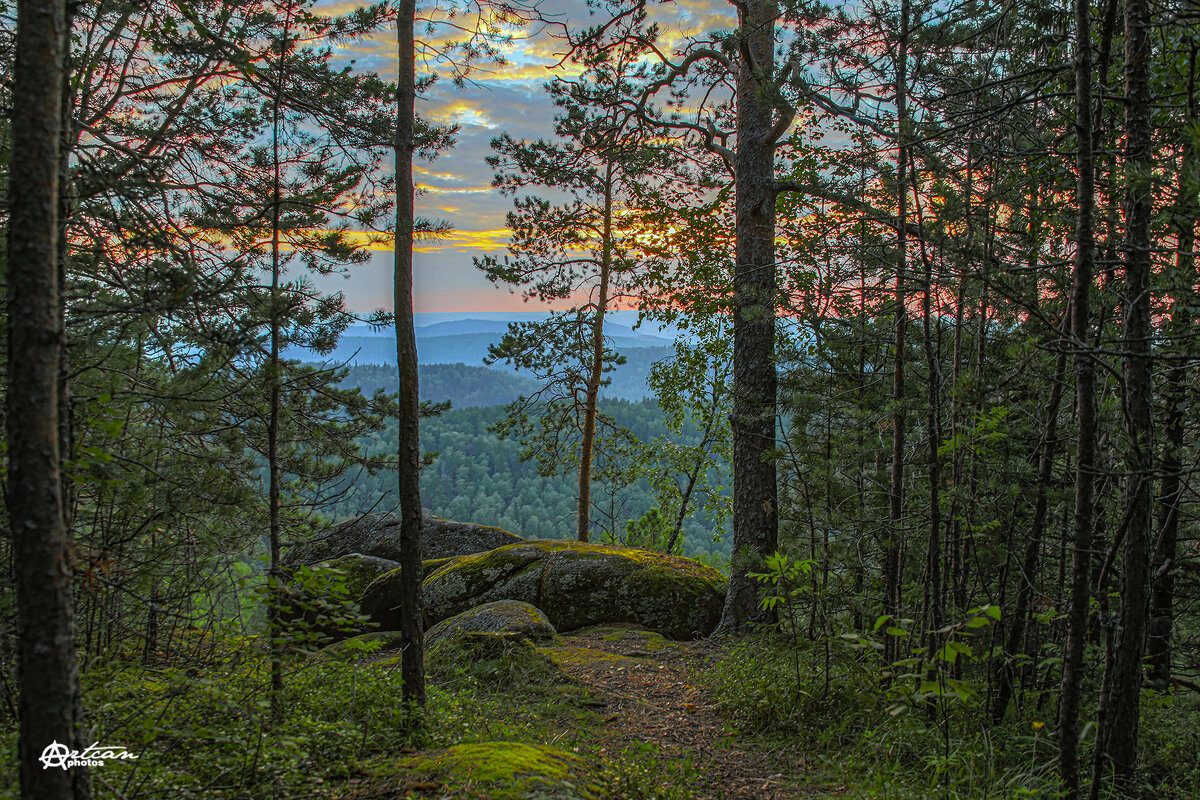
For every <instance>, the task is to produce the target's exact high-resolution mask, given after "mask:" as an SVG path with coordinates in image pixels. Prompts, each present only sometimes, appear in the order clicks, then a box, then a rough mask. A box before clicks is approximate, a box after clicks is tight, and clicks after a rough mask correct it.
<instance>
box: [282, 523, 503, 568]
mask: <svg viewBox="0 0 1200 800" xmlns="http://www.w3.org/2000/svg"><path fill="white" fill-rule="evenodd" d="M523 541H525V540H524V539H522V538H521V537H520V536H517V535H516V534H512V533H509V532H508V531H506V530H503V529H501V528H493V527H490V526H487V525H476V524H475V523H473V522H454V521H453V520H448V519H441V518H440V517H432V516H429V515H428V514H426V515H425V517H424V523H423V536H422V543H421V549H422V555H423V557H424V558H425V559H429V560H432V559H437V558H450V557H452V556H465V555H471V554H473V553H482V552H485V551H487V550H492V549H495V548H497V547H503V546H504V545H507V544H515V543H518V542H523ZM350 553H361V554H362V555H367V556H375V557H376V558H385V559H388V560H390V561H399V560H400V515H399V514H391V513H389V514H364V515H362V516H361V517H356V518H354V519H352V520H347V521H346V522H343V523H341V524H339V525H337V526H336V527H335V528H334V529H333V530H332V531H330V532H329V533H328V534H327V535H325V536H322V537H320V538H318V539H315V540H314V541H311V542H306V543H304V544H297V545H293V546H292V547H291V548H289V549H288V550H287V552H286V553H284V555H283V559H282V563H283V564H284V566H300V565H302V564H315V563H317V562H319V561H327V560H329V559H331V558H337V557H338V556H344V555H348V554H350Z"/></svg>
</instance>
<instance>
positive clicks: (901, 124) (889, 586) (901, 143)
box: [883, 0, 912, 663]
mask: <svg viewBox="0 0 1200 800" xmlns="http://www.w3.org/2000/svg"><path fill="white" fill-rule="evenodd" d="M911 14H912V7H911V4H910V3H909V0H904V3H903V4H902V6H901V9H900V41H899V47H898V56H897V59H896V215H897V218H898V224H897V226H896V310H895V329H894V338H893V341H892V348H893V349H892V476H891V491H890V493H889V501H890V502H889V505H888V530H887V532H886V534H885V538H886V541H885V544H884V551H883V586H884V597H883V611H884V613H885V614H890V615H892V616H899V614H900V589H901V580H900V573H901V570H902V568H903V565H902V558H903V539H904V535H903V525H904V433H905V431H904V429H905V424H906V420H905V416H906V415H905V411H904V361H905V358H904V355H905V353H904V344H905V338H906V337H905V329H906V328H907V326H908V297H907V294H906V288H905V281H906V273H907V271H908V155H909V151H908V145H907V143H906V130H905V126H906V124H907V115H908V33H909V29H908V25H909V16H910V15H911ZM885 644H886V646H885V650H884V660H885V661H886V662H888V663H891V662H893V661H895V660H896V659H897V658H899V652H898V645H899V639H897V638H896V637H894V636H889V637H888V638H887V640H886V643H885Z"/></svg>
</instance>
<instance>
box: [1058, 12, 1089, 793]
mask: <svg viewBox="0 0 1200 800" xmlns="http://www.w3.org/2000/svg"><path fill="white" fill-rule="evenodd" d="M1090 6H1091V4H1090V2H1089V0H1076V2H1075V137H1076V155H1075V168H1076V171H1077V173H1078V183H1077V186H1076V198H1075V202H1076V205H1077V207H1078V209H1079V216H1078V219H1077V221H1076V227H1075V263H1074V269H1073V276H1072V283H1071V339H1072V347H1073V348H1074V351H1075V352H1074V358H1073V362H1074V370H1075V413H1076V418H1077V419H1078V428H1077V441H1076V456H1075V513H1074V519H1073V523H1072V530H1071V547H1072V555H1071V571H1070V576H1069V580H1070V585H1071V593H1070V599H1069V605H1068V609H1067V641H1066V645H1065V647H1064V649H1063V666H1062V683H1061V686H1060V688H1059V701H1058V705H1059V707H1058V772H1059V779H1060V781H1061V782H1062V787H1063V791H1064V797H1065V798H1066V800H1075V798H1077V797H1079V696H1080V690H1081V685H1082V682H1083V649H1084V645H1085V643H1086V641H1087V631H1088V601H1089V578H1090V572H1091V569H1090V566H1091V552H1092V551H1091V547H1092V511H1093V508H1092V504H1093V499H1092V491H1093V488H1094V486H1093V480H1094V475H1093V473H1094V471H1095V466H1096V372H1095V364H1094V363H1093V361H1092V358H1091V353H1090V352H1089V347H1088V339H1089V337H1088V329H1089V326H1090V317H1091V306H1090V300H1091V288H1092V273H1093V269H1094V264H1093V260H1094V256H1095V231H1094V229H1093V213H1094V210H1095V204H1096V187H1095V177H1096V172H1095V161H1094V158H1093V154H1092V51H1091V47H1092V43H1091V19H1090V13H1091V8H1090Z"/></svg>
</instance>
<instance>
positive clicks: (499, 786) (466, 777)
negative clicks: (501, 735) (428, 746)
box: [393, 742, 595, 800]
mask: <svg viewBox="0 0 1200 800" xmlns="http://www.w3.org/2000/svg"><path fill="white" fill-rule="evenodd" d="M393 779H399V781H400V782H399V783H397V784H396V787H395V788H396V789H405V788H406V787H405V786H404V785H403V784H404V783H406V782H407V783H409V784H410V785H412V784H424V785H428V784H429V783H431V782H436V783H438V784H440V786H439V788H438V789H437V790H436V792H435V793H434V794H433V795H432V796H436V797H470V798H477V799H478V800H534V799H535V798H536V799H537V800H590V799H591V798H593V797H594V796H595V787H594V786H593V785H592V784H591V782H590V780H589V779H588V776H587V773H586V772H585V770H584V765H583V762H582V761H581V759H580V758H579V757H578V756H576V755H573V754H572V753H568V752H566V751H564V750H559V749H558V748H556V747H550V746H548V745H536V744H525V743H523V742H480V743H476V744H460V745H455V746H454V747H450V748H448V749H446V750H438V751H433V752H429V753H422V754H420V755H416V756H412V757H411V758H408V759H405V760H404V761H402V762H400V764H399V765H398V769H397V771H396V773H395V775H394V776H393ZM399 796H403V795H399Z"/></svg>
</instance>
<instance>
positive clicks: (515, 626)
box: [425, 600, 555, 647]
mask: <svg viewBox="0 0 1200 800" xmlns="http://www.w3.org/2000/svg"><path fill="white" fill-rule="evenodd" d="M462 633H507V634H512V635H513V636H515V637H520V638H524V639H529V640H532V641H545V640H547V639H552V638H554V634H555V630H554V626H553V625H551V624H550V620H549V619H547V618H546V615H545V614H543V613H542V611H541V609H539V608H536V607H535V606H531V605H530V604H529V603H522V602H520V601H518V600H496V601H493V602H491V603H484V604H483V605H481V606H476V607H475V608H471V609H468V610H466V611H464V612H462V613H461V614H456V615H454V616H453V617H450V619H446V620H442V621H441V622H439V623H438V624H436V625H434V626H433V627H432V628H430V629H429V630H428V631H427V632H426V633H425V646H426V647H433V646H434V645H435V644H437V643H438V642H440V641H443V640H445V639H450V638H453V637H454V636H455V635H457V634H462Z"/></svg>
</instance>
